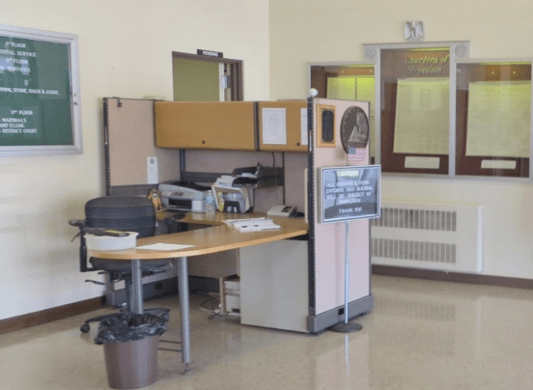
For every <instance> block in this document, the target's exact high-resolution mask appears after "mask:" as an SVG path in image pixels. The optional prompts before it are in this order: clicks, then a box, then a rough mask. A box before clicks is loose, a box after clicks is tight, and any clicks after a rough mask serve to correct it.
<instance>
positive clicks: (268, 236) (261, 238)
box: [89, 217, 308, 260]
mask: <svg viewBox="0 0 533 390" xmlns="http://www.w3.org/2000/svg"><path fill="white" fill-rule="evenodd" d="M241 218H243V217H241ZM249 218H250V217H249ZM228 219H231V218H228ZM273 219H274V222H276V223H278V224H280V225H281V226H282V227H281V229H279V230H268V231H259V232H247V233H240V232H238V231H236V230H234V229H233V228H231V227H229V226H227V225H225V224H223V223H221V222H220V219H219V220H217V221H214V222H215V224H216V225H215V226H212V227H209V228H206V229H201V230H199V231H196V232H197V233H195V231H193V232H183V233H174V234H168V235H162V236H154V237H148V238H142V239H139V240H138V242H137V245H138V246H140V245H147V244H153V243H156V242H165V243H168V244H172V243H177V244H189V245H195V246H193V247H190V248H185V249H181V250H169V251H161V250H148V249H136V248H132V249H126V250H121V251H102V252H100V251H89V255H90V256H93V257H98V258H101V259H110V260H133V259H141V260H156V259H173V258H178V257H191V256H199V255H206V254H210V253H216V252H223V251H227V250H232V249H239V248H243V247H246V246H251V245H259V244H264V243H267V242H274V241H280V240H284V239H288V238H294V237H299V236H304V235H306V234H307V233H308V228H307V225H306V224H305V222H303V221H301V220H296V219H291V218H273ZM187 220H188V219H187ZM191 222H192V221H191ZM206 224H207V223H206ZM291 225H294V226H291ZM187 233H189V234H187ZM195 235H197V236H198V237H199V238H200V237H202V236H208V237H211V238H213V237H214V238H216V240H215V241H221V242H219V243H218V244H214V245H208V244H204V243H203V242H202V243H200V244H196V242H197V241H198V238H197V239H196V240H194V236H195ZM187 237H191V239H192V241H186V240H185V241H184V242H176V241H183V240H180V238H187ZM176 239H177V240H176ZM203 241H205V239H204V240H203Z"/></svg>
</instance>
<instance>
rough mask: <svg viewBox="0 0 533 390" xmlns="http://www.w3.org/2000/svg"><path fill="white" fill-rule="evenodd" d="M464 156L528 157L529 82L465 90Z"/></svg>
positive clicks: (487, 83)
mask: <svg viewBox="0 0 533 390" xmlns="http://www.w3.org/2000/svg"><path fill="white" fill-rule="evenodd" d="M468 91H469V93H468V119H467V131H466V155H467V156H494V157H526V158H527V157H529V139H530V133H531V82H529V81H502V82H498V81H479V82H473V83H470V85H469V86H468Z"/></svg>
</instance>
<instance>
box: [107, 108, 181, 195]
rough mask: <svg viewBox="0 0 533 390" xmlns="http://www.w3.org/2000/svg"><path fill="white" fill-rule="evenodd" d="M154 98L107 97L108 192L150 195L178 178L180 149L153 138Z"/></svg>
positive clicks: (113, 193) (109, 193)
mask: <svg viewBox="0 0 533 390" xmlns="http://www.w3.org/2000/svg"><path fill="white" fill-rule="evenodd" d="M154 122H155V120H154V100H151V99H123V98H104V142H105V156H106V193H107V195H147V194H148V191H149V190H150V189H151V188H156V187H157V184H158V183H159V182H163V181H166V180H177V179H179V172H180V166H179V150H177V149H161V148H157V147H156V146H155V140H154Z"/></svg>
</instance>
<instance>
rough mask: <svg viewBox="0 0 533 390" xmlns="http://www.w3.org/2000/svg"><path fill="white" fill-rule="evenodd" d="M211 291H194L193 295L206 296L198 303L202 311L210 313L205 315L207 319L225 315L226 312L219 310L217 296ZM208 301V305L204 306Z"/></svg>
mask: <svg viewBox="0 0 533 390" xmlns="http://www.w3.org/2000/svg"><path fill="white" fill-rule="evenodd" d="M212 294H213V293H209V294H205V293H195V294H194V295H197V296H200V297H204V298H205V297H206V296H207V299H205V300H204V301H203V302H202V303H201V304H200V310H202V311H205V312H207V313H211V315H210V316H209V317H207V319H208V320H212V319H214V318H217V317H226V316H227V314H226V313H224V314H223V313H221V312H220V309H219V307H220V299H218V298H217V297H215V296H214V295H212ZM208 303H210V305H209V306H210V307H206V305H207V304H208Z"/></svg>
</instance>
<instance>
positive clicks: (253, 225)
mask: <svg viewBox="0 0 533 390" xmlns="http://www.w3.org/2000/svg"><path fill="white" fill-rule="evenodd" d="M224 223H225V224H227V225H229V226H232V227H234V228H235V229H237V230H238V231H239V232H258V231H262V230H275V229H279V228H280V226H279V225H276V224H275V223H274V221H272V219H270V218H264V217H263V218H250V219H229V220H226V221H224Z"/></svg>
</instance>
